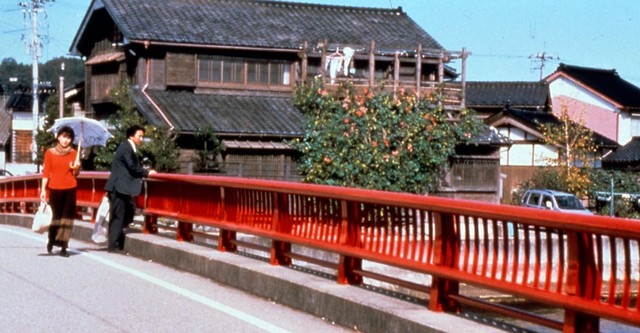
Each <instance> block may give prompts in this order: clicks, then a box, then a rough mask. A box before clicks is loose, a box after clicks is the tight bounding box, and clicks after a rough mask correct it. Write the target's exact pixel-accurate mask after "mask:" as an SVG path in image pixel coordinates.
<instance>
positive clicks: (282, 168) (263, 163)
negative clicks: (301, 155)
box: [222, 153, 301, 181]
mask: <svg viewBox="0 0 640 333" xmlns="http://www.w3.org/2000/svg"><path fill="white" fill-rule="evenodd" d="M222 171H223V173H224V174H225V175H227V176H233V177H246V178H261V179H274V180H287V181H300V179H301V178H300V176H299V175H298V173H297V166H296V162H295V161H294V160H293V159H292V158H291V157H290V156H286V155H284V154H273V155H255V154H251V155H244V154H241V153H233V154H227V155H226V156H225V157H224V162H223V164H222Z"/></svg>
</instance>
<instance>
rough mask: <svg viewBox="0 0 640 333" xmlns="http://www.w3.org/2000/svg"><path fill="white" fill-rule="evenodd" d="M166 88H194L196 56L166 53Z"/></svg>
mask: <svg viewBox="0 0 640 333" xmlns="http://www.w3.org/2000/svg"><path fill="white" fill-rule="evenodd" d="M166 67H167V68H166V71H167V82H166V85H167V86H179V87H195V86H196V80H197V78H196V68H197V64H196V55H195V54H189V53H174V52H167V58H166Z"/></svg>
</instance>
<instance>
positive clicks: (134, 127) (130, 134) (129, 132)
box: [125, 125, 144, 138]
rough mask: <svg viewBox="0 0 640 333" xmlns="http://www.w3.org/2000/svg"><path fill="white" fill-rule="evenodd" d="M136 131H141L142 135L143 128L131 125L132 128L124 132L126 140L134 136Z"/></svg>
mask: <svg viewBox="0 0 640 333" xmlns="http://www.w3.org/2000/svg"><path fill="white" fill-rule="evenodd" d="M137 131H142V133H144V127H142V126H140V125H133V126H131V127H129V128H127V131H126V132H125V133H126V134H127V138H130V137H132V136H134V135H136V132H137Z"/></svg>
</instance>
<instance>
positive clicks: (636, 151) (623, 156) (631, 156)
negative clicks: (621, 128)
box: [602, 136, 640, 165]
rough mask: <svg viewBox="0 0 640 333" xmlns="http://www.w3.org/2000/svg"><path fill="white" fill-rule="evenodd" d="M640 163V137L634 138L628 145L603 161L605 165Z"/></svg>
mask: <svg viewBox="0 0 640 333" xmlns="http://www.w3.org/2000/svg"><path fill="white" fill-rule="evenodd" d="M638 162H640V137H637V136H636V137H633V138H632V139H631V141H629V142H628V143H627V144H626V145H624V146H622V148H620V149H618V150H616V151H615V152H613V153H611V154H609V155H607V156H606V157H605V158H603V159H602V163H603V165H606V164H608V163H613V164H625V163H629V164H633V163H638Z"/></svg>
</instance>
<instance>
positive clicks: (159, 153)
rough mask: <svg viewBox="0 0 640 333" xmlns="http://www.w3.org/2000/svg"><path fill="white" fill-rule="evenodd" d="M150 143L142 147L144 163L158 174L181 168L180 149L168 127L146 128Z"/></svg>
mask: <svg viewBox="0 0 640 333" xmlns="http://www.w3.org/2000/svg"><path fill="white" fill-rule="evenodd" d="M145 136H146V137H147V138H149V139H150V140H149V141H146V142H144V143H143V144H141V145H140V146H141V147H140V151H141V153H142V156H143V161H148V163H149V165H150V166H151V167H152V168H153V169H155V170H156V171H158V172H173V171H176V170H178V169H179V168H180V164H179V160H180V148H178V146H177V145H176V142H175V139H176V138H175V134H173V133H171V132H170V131H169V129H168V128H166V127H159V128H149V127H147V128H146V132H145Z"/></svg>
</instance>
